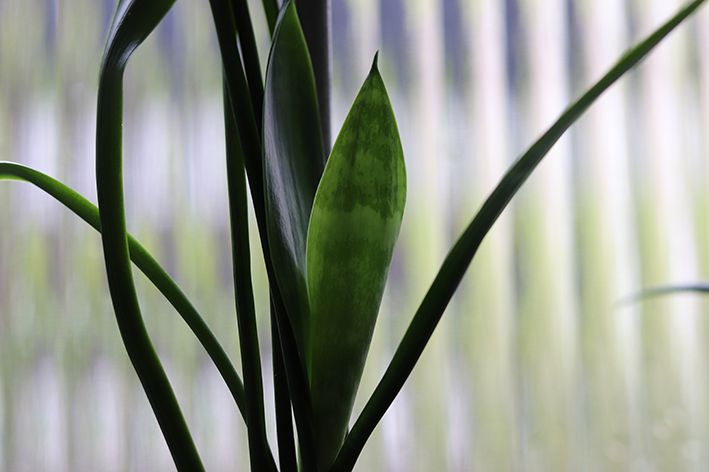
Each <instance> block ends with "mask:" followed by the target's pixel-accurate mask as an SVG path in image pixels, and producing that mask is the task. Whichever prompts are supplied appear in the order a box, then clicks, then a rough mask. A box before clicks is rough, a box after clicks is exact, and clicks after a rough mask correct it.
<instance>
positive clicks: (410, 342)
mask: <svg viewBox="0 0 709 472" xmlns="http://www.w3.org/2000/svg"><path fill="white" fill-rule="evenodd" d="M703 2H704V0H695V1H693V2H691V3H689V4H688V5H686V6H685V7H684V8H682V9H681V10H680V11H679V12H678V13H677V14H676V15H675V16H673V17H672V18H671V19H670V20H669V21H668V22H666V23H665V24H664V25H662V26H661V27H660V28H658V29H657V30H656V31H655V32H654V33H652V34H651V35H650V36H649V37H648V38H646V39H645V40H643V41H641V42H640V43H638V44H637V45H636V46H634V47H633V48H631V49H630V50H628V51H627V52H626V53H625V54H624V55H623V56H622V57H621V58H620V60H619V61H618V62H617V63H616V64H615V65H614V66H613V67H612V68H611V69H610V71H609V72H608V73H607V74H606V75H605V76H603V77H602V78H601V80H599V81H598V82H597V83H596V84H595V85H593V86H592V87H591V88H590V89H589V90H588V91H587V92H586V93H585V94H584V95H583V96H581V98H579V99H578V100H577V101H576V102H574V103H572V104H571V106H570V107H569V108H568V109H567V110H566V111H565V112H564V113H563V114H562V115H561V117H560V118H559V119H558V120H557V121H556V123H554V124H553V125H552V126H551V128H549V130H548V131H547V132H546V133H544V135H543V136H542V137H541V138H540V139H539V140H538V141H537V142H535V143H534V144H533V145H532V146H531V147H530V148H529V150H528V151H527V152H525V153H524V155H522V157H520V158H519V160H518V161H517V162H516V163H515V165H514V166H513V167H512V168H511V169H510V170H509V171H508V172H507V173H506V174H505V176H504V177H503V178H502V181H501V182H500V183H499V184H498V186H497V187H496V188H495V190H494V191H493V192H492V194H491V195H490V196H489V197H488V199H487V200H486V201H485V203H484V204H483V206H482V208H481V209H480V211H479V212H478V213H477V215H476V216H475V218H474V219H473V221H472V222H471V223H470V225H469V226H468V227H467V228H466V229H465V231H464V232H463V234H462V235H461V236H460V237H459V238H458V240H457V241H456V243H455V245H454V246H453V248H452V249H451V250H450V252H449V253H448V255H447V256H446V259H445V261H444V262H443V265H442V266H441V269H440V270H439V272H438V275H437V276H436V278H435V280H434V281H433V284H432V285H431V288H430V289H429V290H428V293H427V294H426V296H425V298H424V300H423V302H422V303H421V305H420V306H419V308H418V310H417V311H416V314H415V315H414V318H413V320H412V321H411V324H410V325H409V328H408V329H407V331H406V333H405V334H404V338H403V339H402V341H401V343H400V344H399V347H398V349H397V350H396V353H395V354H394V358H393V359H392V361H391V363H390V364H389V367H388V368H387V370H386V372H385V373H384V376H383V377H382V379H381V381H380V382H379V385H378V386H377V388H376V389H375V391H374V393H373V394H372V397H371V398H370V399H369V401H368V402H367V404H366V406H365V408H364V410H363V411H362V413H361V414H360V416H359V418H358V419H357V421H356V422H355V424H354V425H353V427H352V430H351V431H350V433H349V434H348V435H347V438H346V440H345V443H344V444H343V446H342V449H341V450H340V453H339V454H338V456H337V459H336V460H335V463H334V464H333V466H332V468H331V469H330V470H331V472H344V471H347V472H349V471H351V470H352V468H353V467H354V464H355V462H356V460H357V457H359V454H360V452H361V451H362V448H363V447H364V444H365V442H366V441H367V439H368V438H369V436H370V435H371V434H372V431H374V428H375V426H376V425H377V424H378V423H379V421H380V420H381V419H382V417H383V416H384V413H386V411H387V409H388V408H389V406H390V405H391V403H392V402H393V401H394V398H396V395H397V394H398V393H399V391H400V390H401V388H402V386H403V385H404V382H405V381H406V379H407V378H408V377H409V375H410V374H411V371H412V370H413V368H414V366H415V365H416V362H417V361H418V359H419V357H420V356H421V353H422V352H423V349H424V348H425V347H426V344H427V343H428V341H429V339H430V338H431V335H432V334H433V331H434V330H435V328H436V326H437V325H438V322H439V321H440V319H441V316H442V315H443V312H444V311H445V309H446V306H447V305H448V302H449V301H450V299H451V297H452V296H453V293H454V292H455V290H456V289H457V287H458V285H459V284H460V281H461V279H462V278H463V275H464V274H465V272H466V270H467V269H468V266H469V265H470V262H471V260H472V258H473V256H474V255H475V253H476V252H477V250H478V247H479V246H480V243H481V242H482V240H483V238H484V237H485V236H486V235H487V233H488V232H489V231H490V228H491V227H492V225H493V224H494V223H495V221H497V218H498V217H499V216H500V214H501V213H502V211H503V210H504V209H505V207H506V206H507V204H508V203H509V202H510V200H511V199H512V197H513V196H514V195H515V194H516V193H517V191H518V190H519V188H520V187H521V186H522V184H523V183H524V182H525V181H526V180H527V178H528V177H529V175H530V174H531V173H532V171H533V170H534V169H535V168H536V167H537V165H538V164H539V162H541V160H542V158H543V157H544V156H545V155H546V154H547V153H548V152H549V150H550V149H551V147H552V146H553V145H554V144H555V143H556V142H557V141H558V140H559V138H560V137H561V135H562V134H563V133H564V132H565V131H566V130H567V129H568V128H569V127H570V126H571V125H572V124H573V123H574V122H575V121H576V120H577V119H578V118H579V117H580V116H581V115H582V114H583V113H584V112H585V111H586V110H587V109H588V107H589V106H591V104H592V103H593V102H594V101H595V100H596V99H597V98H598V97H599V96H600V95H601V94H602V93H603V92H604V91H605V90H606V89H607V88H608V87H610V86H611V85H612V84H613V83H614V82H615V81H616V80H618V79H619V78H620V77H621V76H622V75H623V74H625V72H627V71H628V70H629V69H630V68H631V67H633V66H634V65H635V64H637V63H638V62H639V61H640V60H641V59H642V58H643V57H645V55H646V54H647V53H648V52H650V51H651V50H652V49H653V48H654V47H655V46H656V45H657V44H658V43H659V42H660V41H661V40H662V39H663V38H664V37H665V36H667V35H668V34H669V33H670V31H672V30H673V29H674V28H675V27H676V26H677V25H678V24H680V23H681V22H682V21H683V20H684V19H685V18H687V17H688V16H689V15H690V14H691V13H692V12H693V11H694V10H696V9H697V8H698V7H699V6H700V5H701V4H702V3H703Z"/></svg>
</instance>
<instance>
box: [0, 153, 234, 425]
mask: <svg viewBox="0 0 709 472" xmlns="http://www.w3.org/2000/svg"><path fill="white" fill-rule="evenodd" d="M0 180H17V181H20V182H27V183H30V184H33V185H35V186H36V187H37V188H39V189H41V190H43V191H45V192H46V193H47V194H49V195H50V196H52V197H54V198H55V199H56V200H57V201H58V202H59V203H61V204H62V205H64V206H65V207H67V208H68V209H69V210H70V211H71V212H72V213H74V214H75V215H76V216H78V217H79V218H81V219H82V220H84V221H85V222H86V223H88V224H89V226H91V227H92V228H93V229H95V230H96V231H98V232H99V233H100V232H101V223H100V221H99V214H98V208H97V207H96V205H94V204H93V203H91V202H90V201H88V200H87V199H86V198H84V197H83V196H82V195H80V194H79V193H77V192H75V191H74V190H72V189H71V188H69V187H67V186H66V185H64V184H62V183H61V182H59V181H57V180H55V179H53V178H52V177H49V176H48V175H46V174H43V173H42V172H39V171H37V170H34V169H31V168H29V167H26V166H23V165H21V164H17V163H14V162H2V161H0ZM128 247H129V249H130V258H131V260H132V261H133V263H134V264H135V266H136V267H137V268H138V269H139V270H140V271H141V272H142V273H143V274H145V276H146V277H147V278H148V280H150V282H151V283H152V284H153V285H155V288H157V289H158V290H159V291H160V293H162V294H163V295H164V296H165V298H166V299H167V301H168V302H170V304H171V305H172V306H173V307H174V308H175V310H176V311H177V312H178V313H179V314H180V316H181V317H182V319H183V320H185V323H187V326H189V328H190V329H191V330H192V332H193V333H194V335H195V336H196V337H197V339H198V340H199V342H200V343H201V344H202V346H203V347H204V350H205V351H206V352H207V354H208V355H209V357H210V358H211V359H212V361H213V362H214V365H215V366H216V367H217V370H219V373H220V374H221V375H222V378H224V382H225V383H226V384H227V387H228V388H229V391H230V392H231V394H232V396H233V397H234V400H235V401H236V404H237V406H238V407H239V411H240V412H241V415H242V416H243V417H244V419H246V414H245V401H244V385H243V384H242V382H241V379H240V378H239V374H238V373H237V372H236V369H234V365H233V364H232V363H231V361H230V360H229V357H228V356H227V354H226V352H225V351H224V348H222V346H221V344H220V343H219V341H218V340H217V338H216V336H214V333H212V331H211V330H210V329H209V326H207V323H206V322H205V321H204V319H203V318H202V317H201V316H200V314H199V312H198V311H197V309H196V308H195V307H194V305H192V303H191V302H190V301H189V299H188V298H187V295H185V293H184V292H183V291H182V289H180V287H179V286H178V285H177V283H175V281H174V280H173V279H172V278H171V277H170V276H169V275H168V273H167V272H165V270H164V269H163V268H162V267H161V266H160V264H159V263H158V262H157V261H156V260H155V259H154V258H153V256H152V255H150V253H149V252H148V251H147V250H146V249H145V248H144V247H143V246H142V245H141V244H140V243H139V242H138V241H136V240H135V239H134V238H133V236H131V235H130V234H129V235H128Z"/></svg>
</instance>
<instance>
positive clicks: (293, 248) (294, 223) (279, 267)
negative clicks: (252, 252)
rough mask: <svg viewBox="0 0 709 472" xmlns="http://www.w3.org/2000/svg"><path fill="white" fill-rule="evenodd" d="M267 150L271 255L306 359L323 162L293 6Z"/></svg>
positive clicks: (269, 79)
mask: <svg viewBox="0 0 709 472" xmlns="http://www.w3.org/2000/svg"><path fill="white" fill-rule="evenodd" d="M263 145H264V165H263V170H264V183H265V189H264V192H265V201H266V219H267V222H266V223H267V230H268V231H267V232H268V243H269V249H270V252H271V258H272V262H273V269H274V272H275V276H276V281H277V283H278V287H279V289H280V292H281V295H282V297H283V302H284V305H285V308H286V310H287V313H288V317H289V319H290V322H291V325H292V327H293V331H294V333H295V337H296V342H297V343H298V348H299V351H300V354H301V356H302V355H303V353H304V346H303V332H304V330H305V326H306V325H307V323H308V317H309V315H308V313H309V307H308V291H307V285H306V274H305V250H306V238H307V232H308V221H309V218H310V210H311V208H312V204H313V199H314V198H315V191H316V190H317V186H318V182H319V181H320V176H321V175H322V171H323V168H324V165H325V157H324V151H323V142H322V135H321V131H320V115H319V112H318V101H317V94H316V91H315V79H314V78H313V72H312V66H311V63H310V56H309V55H308V48H307V46H306V44H305V39H304V38H303V31H302V30H301V28H300V23H299V21H298V16H297V14H296V10H295V5H294V4H293V3H292V2H290V3H288V4H287V5H286V6H285V7H283V9H282V10H281V14H280V17H279V19H278V24H277V26H276V31H275V33H274V35H273V44H272V46H271V54H270V57H269V61H268V68H267V70H266V85H265V96H264V126H263Z"/></svg>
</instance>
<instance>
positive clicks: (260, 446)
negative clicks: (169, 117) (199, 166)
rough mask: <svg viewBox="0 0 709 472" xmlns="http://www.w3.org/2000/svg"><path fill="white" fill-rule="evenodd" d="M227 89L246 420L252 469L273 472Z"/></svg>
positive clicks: (242, 188)
mask: <svg viewBox="0 0 709 472" xmlns="http://www.w3.org/2000/svg"><path fill="white" fill-rule="evenodd" d="M225 82H226V81H225ZM223 90H224V128H225V129H224V134H225V136H226V160H227V166H226V167H227V183H228V191H229V221H230V224H231V252H232V269H233V274H234V294H235V298H236V309H237V315H236V319H237V324H238V326H239V349H240V351H241V365H242V372H243V373H244V389H245V398H246V418H247V421H246V422H247V424H248V425H249V428H248V438H249V460H250V462H251V469H252V470H262V471H264V472H269V471H275V470H276V463H275V460H274V459H273V456H272V454H271V451H270V449H269V447H268V440H267V438H266V419H265V413H264V402H263V375H262V373H261V352H260V350H259V343H258V328H257V326H256V308H255V304H254V289H253V283H252V281H251V251H250V249H249V223H248V203H247V200H246V177H245V173H244V160H243V156H242V153H241V146H240V144H239V135H238V133H237V131H236V123H235V122H234V113H233V110H232V108H231V102H230V100H229V97H228V92H227V86H226V83H225V84H224V87H223Z"/></svg>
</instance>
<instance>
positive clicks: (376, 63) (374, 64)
mask: <svg viewBox="0 0 709 472" xmlns="http://www.w3.org/2000/svg"><path fill="white" fill-rule="evenodd" d="M374 71H377V72H379V49H377V52H375V53H374V61H372V70H371V71H370V72H369V73H370V74H371V73H372V72H374Z"/></svg>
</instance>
